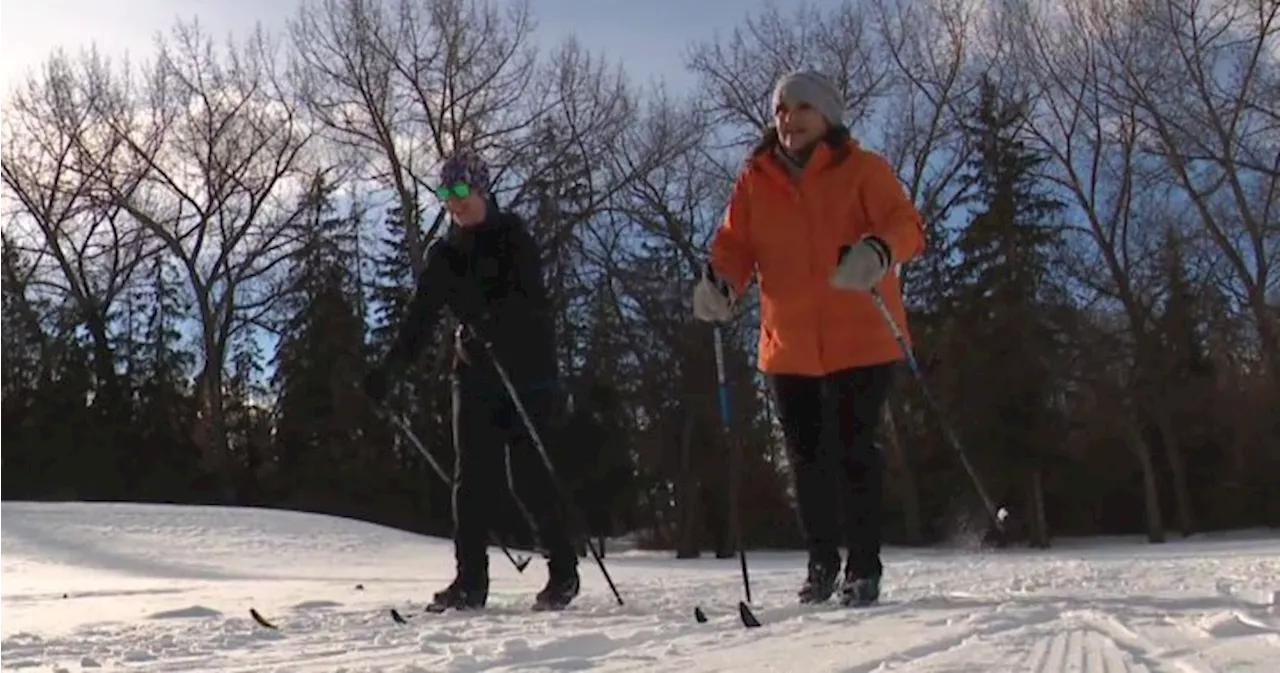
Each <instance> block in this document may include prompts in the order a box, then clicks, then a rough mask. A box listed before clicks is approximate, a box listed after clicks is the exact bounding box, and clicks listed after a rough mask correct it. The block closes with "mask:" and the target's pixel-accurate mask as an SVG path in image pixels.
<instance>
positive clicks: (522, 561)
mask: <svg viewBox="0 0 1280 673" xmlns="http://www.w3.org/2000/svg"><path fill="white" fill-rule="evenodd" d="M374 409H375V410H376V412H377V413H378V415H380V416H382V417H383V418H384V419H386V420H388V421H390V422H391V424H392V425H394V426H395V427H396V429H397V430H399V431H400V434H402V435H404V437H405V438H406V439H408V440H409V443H410V444H412V445H413V448H415V449H417V450H418V453H420V454H422V457H423V458H426V459H427V463H428V464H429V465H431V469H432V470H434V471H435V473H436V476H438V477H440V480H441V481H443V482H444V483H445V485H446V486H449V487H452V486H453V479H450V478H449V474H448V473H447V472H445V470H444V467H442V466H441V465H440V463H439V462H438V461H436V457H435V456H433V455H431V452H430V451H428V450H427V447H425V446H423V445H422V441H421V440H419V439H418V435H417V433H415V432H414V431H413V430H412V429H411V428H410V427H409V422H408V421H406V420H405V419H404V417H402V416H400V415H399V414H392V413H390V412H387V411H385V410H383V409H382V408H380V407H374ZM521 507H522V508H523V504H522V505H521ZM489 537H490V539H491V540H492V541H493V543H494V544H496V545H498V546H499V547H501V548H502V553H503V554H505V555H506V557H507V560H508V561H511V565H513V566H515V567H516V572H520V573H523V572H524V569H525V568H526V567H528V565H529V561H530V560H532V559H531V558H530V557H528V556H524V557H521V558H519V559H517V558H516V557H515V556H514V555H512V553H511V550H510V549H508V548H507V544H506V543H505V542H503V541H502V540H500V539H499V538H498V536H497V535H496V534H494V533H492V532H490V536H489Z"/></svg>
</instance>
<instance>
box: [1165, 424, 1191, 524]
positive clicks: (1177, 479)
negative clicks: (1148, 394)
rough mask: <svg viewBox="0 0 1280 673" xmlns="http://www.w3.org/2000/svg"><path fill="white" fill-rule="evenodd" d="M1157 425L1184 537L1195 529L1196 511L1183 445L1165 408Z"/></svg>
mask: <svg viewBox="0 0 1280 673" xmlns="http://www.w3.org/2000/svg"><path fill="white" fill-rule="evenodd" d="M1156 417H1157V421H1156V423H1157V425H1158V426H1159V428H1160V441H1161V443H1162V444H1164V452H1165V457H1166V458H1167V459H1168V461H1169V472H1170V473H1171V474H1172V475H1173V495H1174V502H1175V503H1176V507H1177V508H1178V528H1179V529H1180V530H1181V534H1182V537H1187V536H1188V535H1191V534H1192V533H1194V532H1196V531H1195V511H1194V510H1193V509H1192V507H1191V490H1190V489H1189V488H1188V486H1187V466H1186V463H1184V462H1183V460H1182V447H1181V445H1180V443H1179V441H1178V436H1177V434H1176V433H1175V432H1174V430H1173V419H1172V418H1170V416H1169V414H1168V413H1167V412H1166V410H1165V409H1160V410H1158V411H1157V413H1156Z"/></svg>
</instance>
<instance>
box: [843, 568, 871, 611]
mask: <svg viewBox="0 0 1280 673" xmlns="http://www.w3.org/2000/svg"><path fill="white" fill-rule="evenodd" d="M879 600H880V575H878V574H877V575H868V576H865V577H864V576H862V574H860V573H857V572H855V571H854V569H853V568H852V567H847V568H845V571H844V582H842V583H841V585H840V604H841V605H843V606H845V607H850V608H864V607H867V606H869V605H875V604H876V603H877V602H878V601H879Z"/></svg>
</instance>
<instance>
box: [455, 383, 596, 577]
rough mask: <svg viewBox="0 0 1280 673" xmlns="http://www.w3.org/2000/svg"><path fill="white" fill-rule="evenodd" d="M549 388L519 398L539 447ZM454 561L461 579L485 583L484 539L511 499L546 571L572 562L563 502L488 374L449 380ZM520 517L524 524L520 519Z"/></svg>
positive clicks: (550, 400) (550, 403)
mask: <svg viewBox="0 0 1280 673" xmlns="http://www.w3.org/2000/svg"><path fill="white" fill-rule="evenodd" d="M554 394H555V392H554V389H552V388H546V389H540V388H539V389H533V390H525V391H522V392H521V393H520V395H521V402H522V403H523V404H524V407H525V411H526V412H528V415H529V418H530V420H531V421H532V422H533V423H534V427H535V428H536V429H537V432H538V436H539V437H540V438H542V440H543V442H550V441H552V439H551V438H550V437H549V436H548V434H549V430H550V426H551V423H550V422H549V419H551V418H552V414H553V413H554V411H555V399H554ZM453 445H454V451H455V456H456V457H455V459H454V475H453V517H454V519H453V522H454V556H455V558H456V560H457V569H458V575H459V577H460V578H463V579H464V580H466V579H469V578H477V579H478V578H480V577H487V570H488V556H487V551H488V550H487V547H488V540H489V532H490V531H491V530H493V529H494V528H495V525H496V523H497V522H498V520H499V519H501V518H502V517H503V516H504V514H505V513H507V512H509V511H510V507H509V506H508V505H509V504H510V503H511V500H512V498H513V497H514V499H515V501H516V502H515V504H516V505H517V506H518V507H520V508H521V509H522V510H523V511H524V513H526V514H527V516H528V518H529V519H532V521H531V523H532V524H533V525H534V527H535V531H534V533H535V536H536V537H537V538H538V540H539V541H540V542H541V544H542V547H543V549H544V551H545V552H546V553H547V556H548V557H549V560H550V565H551V567H552V568H553V569H562V570H567V569H568V568H569V567H571V566H574V565H576V564H577V562H578V557H577V555H576V554H575V553H574V548H573V545H572V543H571V542H570V536H569V532H568V528H567V525H566V524H567V517H566V516H565V507H564V502H563V499H562V498H561V497H560V494H559V492H558V491H557V490H556V487H555V482H554V481H552V478H551V475H550V473H549V472H548V471H547V467H546V464H545V463H544V462H543V461H542V457H541V454H540V453H539V452H538V448H537V446H536V445H535V443H534V440H533V436H532V435H531V434H530V432H529V429H528V427H527V426H526V425H525V422H524V420H523V419H522V418H521V417H520V413H519V411H518V410H517V409H516V408H515V404H514V403H513V402H512V400H511V396H510V395H509V394H508V393H507V390H506V388H505V387H504V386H503V384H502V380H501V379H500V378H498V376H497V374H496V370H494V369H492V368H491V367H483V368H481V367H467V368H465V370H464V371H462V372H458V373H455V375H454V380H453ZM522 518H523V517H522Z"/></svg>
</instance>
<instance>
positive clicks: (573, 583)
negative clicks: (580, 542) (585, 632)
mask: <svg viewBox="0 0 1280 673" xmlns="http://www.w3.org/2000/svg"><path fill="white" fill-rule="evenodd" d="M579 588H580V583H579V581H578V559H577V557H576V556H574V557H570V559H569V560H568V561H560V562H557V561H555V560H552V561H551V562H550V563H548V564H547V585H546V586H544V587H542V591H539V592H538V595H537V597H536V598H535V599H534V602H533V609H534V610H535V611H538V612H541V611H543V610H563V609H564V608H565V607H567V606H568V605H569V603H570V602H571V601H572V600H573V599H574V598H576V597H577V595H578V590H579Z"/></svg>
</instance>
